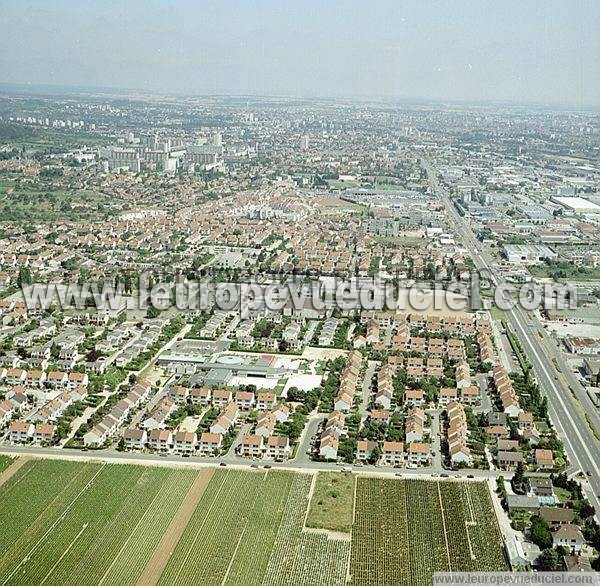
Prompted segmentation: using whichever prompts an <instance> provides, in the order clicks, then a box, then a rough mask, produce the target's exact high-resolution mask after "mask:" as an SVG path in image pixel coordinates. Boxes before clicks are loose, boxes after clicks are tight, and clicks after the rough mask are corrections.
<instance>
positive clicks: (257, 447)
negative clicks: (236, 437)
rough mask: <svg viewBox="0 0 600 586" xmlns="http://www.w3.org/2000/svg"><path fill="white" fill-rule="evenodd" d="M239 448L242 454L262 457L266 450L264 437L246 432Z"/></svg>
mask: <svg viewBox="0 0 600 586" xmlns="http://www.w3.org/2000/svg"><path fill="white" fill-rule="evenodd" d="M238 449H239V453H240V455H241V456H247V457H252V458H260V457H261V456H262V454H263V450H264V444H263V437H262V436H260V435H251V434H245V435H243V436H242V441H241V442H240V446H239V448H238Z"/></svg>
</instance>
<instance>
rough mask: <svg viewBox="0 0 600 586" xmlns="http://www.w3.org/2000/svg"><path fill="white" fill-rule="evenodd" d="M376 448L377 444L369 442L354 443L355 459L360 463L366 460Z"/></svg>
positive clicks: (359, 441)
mask: <svg viewBox="0 0 600 586" xmlns="http://www.w3.org/2000/svg"><path fill="white" fill-rule="evenodd" d="M376 448H377V442H374V441H371V440H358V442H357V443H356V459H357V460H361V461H366V460H368V459H369V458H370V457H371V456H372V455H373V451H374V450H375V449H376Z"/></svg>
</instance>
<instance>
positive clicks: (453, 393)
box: [439, 387, 458, 405]
mask: <svg viewBox="0 0 600 586" xmlns="http://www.w3.org/2000/svg"><path fill="white" fill-rule="evenodd" d="M457 396H458V390H457V389H455V388H452V387H442V388H441V389H440V395H439V403H440V405H447V404H448V403H452V402H453V401H456V398H457Z"/></svg>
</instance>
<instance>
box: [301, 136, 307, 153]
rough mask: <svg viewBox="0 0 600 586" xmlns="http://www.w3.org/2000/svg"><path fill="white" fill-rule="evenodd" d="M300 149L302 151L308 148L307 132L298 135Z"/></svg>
mask: <svg viewBox="0 0 600 586" xmlns="http://www.w3.org/2000/svg"><path fill="white" fill-rule="evenodd" d="M300 149H301V150H303V151H307V150H308V134H304V135H303V136H301V137H300Z"/></svg>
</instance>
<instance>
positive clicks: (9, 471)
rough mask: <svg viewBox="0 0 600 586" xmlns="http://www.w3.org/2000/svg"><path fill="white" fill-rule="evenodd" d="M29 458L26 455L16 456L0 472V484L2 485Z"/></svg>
mask: <svg viewBox="0 0 600 586" xmlns="http://www.w3.org/2000/svg"><path fill="white" fill-rule="evenodd" d="M29 460H31V458H29V457H28V456H21V457H20V458H16V459H15V461H14V462H13V463H12V464H11V465H10V466H9V467H8V468H7V469H6V470H4V472H2V474H0V486H2V485H3V484H4V483H5V482H6V481H7V480H8V479H9V478H12V476H13V475H14V474H15V473H16V472H17V471H18V470H19V469H20V468H22V467H23V466H24V465H25V464H27V462H29Z"/></svg>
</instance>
